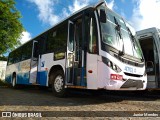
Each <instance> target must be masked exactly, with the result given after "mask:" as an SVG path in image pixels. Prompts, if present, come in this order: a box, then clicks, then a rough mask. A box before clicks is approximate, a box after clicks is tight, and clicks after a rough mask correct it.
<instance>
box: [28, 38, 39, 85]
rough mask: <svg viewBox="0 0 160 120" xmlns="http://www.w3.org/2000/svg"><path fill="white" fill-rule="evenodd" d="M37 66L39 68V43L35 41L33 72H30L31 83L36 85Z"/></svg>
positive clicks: (32, 61)
mask: <svg viewBox="0 0 160 120" xmlns="http://www.w3.org/2000/svg"><path fill="white" fill-rule="evenodd" d="M37 66H38V41H33V48H32V58H31V70H30V83H31V84H36V81H37V69H38V68H37Z"/></svg>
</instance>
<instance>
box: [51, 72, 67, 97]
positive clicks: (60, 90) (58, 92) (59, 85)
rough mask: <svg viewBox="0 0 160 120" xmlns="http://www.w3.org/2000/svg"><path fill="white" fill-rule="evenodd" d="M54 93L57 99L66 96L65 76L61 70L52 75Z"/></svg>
mask: <svg viewBox="0 0 160 120" xmlns="http://www.w3.org/2000/svg"><path fill="white" fill-rule="evenodd" d="M52 75H53V76H52V77H51V78H52V92H53V94H54V95H55V96H57V97H65V96H66V88H65V87H64V86H65V82H64V74H63V72H62V71H61V70H58V71H57V72H56V73H55V74H53V73H52Z"/></svg>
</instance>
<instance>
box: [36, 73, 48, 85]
mask: <svg viewBox="0 0 160 120" xmlns="http://www.w3.org/2000/svg"><path fill="white" fill-rule="evenodd" d="M47 75H48V72H47V71H40V72H38V73H37V83H38V84H40V85H41V86H46V85H47V84H46V83H47Z"/></svg>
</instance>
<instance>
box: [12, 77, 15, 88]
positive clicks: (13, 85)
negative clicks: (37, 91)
mask: <svg viewBox="0 0 160 120" xmlns="http://www.w3.org/2000/svg"><path fill="white" fill-rule="evenodd" d="M12 87H13V88H16V75H13V78H12Z"/></svg>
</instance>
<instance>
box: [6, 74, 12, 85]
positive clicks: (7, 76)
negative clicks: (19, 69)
mask: <svg viewBox="0 0 160 120" xmlns="http://www.w3.org/2000/svg"><path fill="white" fill-rule="evenodd" d="M11 80H12V75H11V74H10V75H6V78H5V81H6V82H7V83H11Z"/></svg>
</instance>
